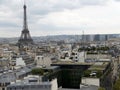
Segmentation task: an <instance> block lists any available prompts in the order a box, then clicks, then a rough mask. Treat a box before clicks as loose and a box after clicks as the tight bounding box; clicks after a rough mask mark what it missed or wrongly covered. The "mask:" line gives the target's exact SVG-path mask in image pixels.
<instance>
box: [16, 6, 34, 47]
mask: <svg viewBox="0 0 120 90" xmlns="http://www.w3.org/2000/svg"><path fill="white" fill-rule="evenodd" d="M26 8H27V7H26V4H24V6H23V9H24V22H23V30H22V32H21V36H20V39H19V40H18V45H19V48H20V47H22V46H26V45H32V44H33V39H32V38H31V36H30V32H29V30H28V25H27V13H26Z"/></svg>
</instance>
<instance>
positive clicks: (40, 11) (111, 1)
mask: <svg viewBox="0 0 120 90" xmlns="http://www.w3.org/2000/svg"><path fill="white" fill-rule="evenodd" d="M26 3H27V16H28V27H29V31H30V34H31V36H46V35H62V34H64V35H65V34H66V35H76V34H77V35H79V34H82V31H83V30H84V32H85V34H112V33H113V34H114V33H120V0H26ZM22 27H23V0H0V37H19V36H20V35H21V31H22Z"/></svg>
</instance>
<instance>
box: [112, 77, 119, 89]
mask: <svg viewBox="0 0 120 90" xmlns="http://www.w3.org/2000/svg"><path fill="white" fill-rule="evenodd" d="M113 90H120V79H119V80H117V81H116V83H115V84H114V86H113Z"/></svg>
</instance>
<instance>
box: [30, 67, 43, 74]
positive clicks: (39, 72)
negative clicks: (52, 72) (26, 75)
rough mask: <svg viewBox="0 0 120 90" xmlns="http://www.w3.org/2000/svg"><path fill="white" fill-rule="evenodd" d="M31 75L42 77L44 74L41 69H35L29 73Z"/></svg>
mask: <svg viewBox="0 0 120 90" xmlns="http://www.w3.org/2000/svg"><path fill="white" fill-rule="evenodd" d="M31 73H32V74H33V75H43V74H44V70H43V69H41V68H35V69H33V70H32V71H31Z"/></svg>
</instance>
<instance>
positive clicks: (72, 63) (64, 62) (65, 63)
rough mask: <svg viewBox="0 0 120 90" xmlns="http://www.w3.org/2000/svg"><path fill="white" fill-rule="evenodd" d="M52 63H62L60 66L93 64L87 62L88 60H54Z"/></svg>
mask: <svg viewBox="0 0 120 90" xmlns="http://www.w3.org/2000/svg"><path fill="white" fill-rule="evenodd" d="M51 65H60V66H64V65H83V66H84V65H88V66H89V65H93V63H86V62H84V63H83V62H73V61H56V62H53V63H52V64H51Z"/></svg>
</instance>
